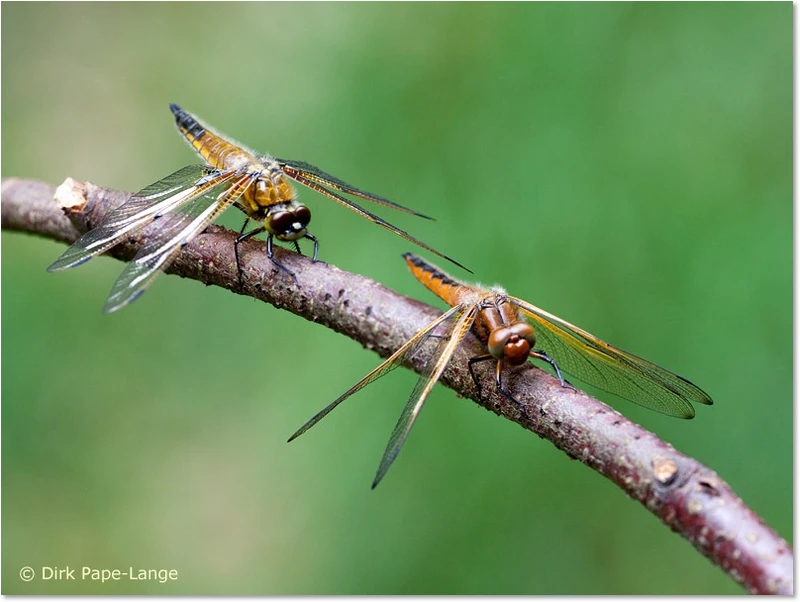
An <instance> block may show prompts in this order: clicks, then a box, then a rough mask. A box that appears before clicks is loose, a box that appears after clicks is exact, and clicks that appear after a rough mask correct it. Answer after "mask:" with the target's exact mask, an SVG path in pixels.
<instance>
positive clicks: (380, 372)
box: [289, 306, 464, 441]
mask: <svg viewBox="0 0 800 602" xmlns="http://www.w3.org/2000/svg"><path fill="white" fill-rule="evenodd" d="M459 311H464V308H463V307H462V306H456V307H453V308H451V309H450V310H449V311H447V312H446V313H444V314H442V315H441V316H439V317H438V318H436V319H435V320H434V321H433V322H431V323H430V324H428V325H427V326H426V327H425V328H423V329H422V330H420V331H419V332H418V333H417V334H415V335H414V336H413V337H411V338H410V339H409V340H408V341H407V342H406V343H404V344H403V346H402V347H400V349H398V350H397V351H395V352H394V354H393V355H392V356H391V357H389V358H388V359H387V360H386V361H385V362H383V363H382V364H381V365H380V366H378V367H377V368H375V369H374V370H373V371H372V372H370V373H369V374H367V375H366V376H365V377H364V378H362V379H361V380H360V381H358V382H357V383H356V384H355V385H353V386H352V387H350V389H348V390H347V391H345V392H344V393H343V394H342V395H340V396H339V397H338V398H337V399H336V400H335V401H333V402H332V403H331V404H329V405H328V406H327V407H325V408H324V409H323V410H322V411H321V412H319V413H318V414H317V415H316V416H314V417H313V418H311V420H309V421H308V422H306V423H305V424H304V425H303V426H301V427H300V428H299V429H297V432H296V433H295V434H294V435H292V436H291V437H289V441H294V440H295V439H297V438H298V437H299V436H300V435H302V434H303V433H305V432H306V431H307V430H308V429H310V428H311V427H312V426H314V425H315V424H317V423H318V422H319V421H320V420H322V419H323V418H325V416H327V415H328V414H330V413H331V412H332V411H333V409H334V408H336V406H338V405H339V404H340V403H342V402H343V401H344V400H345V399H347V398H348V397H350V396H351V395H352V394H353V393H355V392H357V391H360V390H361V389H363V388H364V387H366V386H367V385H368V384H370V383H371V382H374V381H376V380H378V379H379V378H380V377H381V376H386V375H387V374H389V372H391V371H392V370H394V369H395V368H397V366H400V365H401V364H402V363H403V362H404V361H406V359H408V358H410V357H411V356H413V355H414V354H415V353H416V352H417V351H418V350H419V349H420V348H421V347H422V345H423V344H424V343H425V341H427V340H428V339H429V338H430V336H431V335H432V334H433V331H434V330H435V329H436V327H437V326H439V324H442V323H444V322H446V321H447V320H449V319H450V318H451V317H452V316H453V315H455V314H457V313H458V312H459ZM434 355H435V354H434Z"/></svg>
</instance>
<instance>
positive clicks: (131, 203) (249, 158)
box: [47, 104, 469, 313]
mask: <svg viewBox="0 0 800 602" xmlns="http://www.w3.org/2000/svg"><path fill="white" fill-rule="evenodd" d="M170 109H172V113H173V114H174V116H175V121H176V124H177V126H178V130H179V131H180V133H181V135H182V136H183V138H184V139H185V140H186V141H187V142H188V143H189V145H190V146H191V147H192V148H193V149H194V150H195V151H197V153H198V154H199V155H200V156H201V157H202V158H203V160H204V161H205V164H200V165H190V166H188V167H184V168H183V169H180V170H178V171H176V172H175V173H173V174H171V175H169V176H167V177H166V178H164V179H163V180H160V181H158V182H156V183H154V184H151V185H150V186H148V187H147V188H145V189H143V190H141V191H139V192H138V193H136V194H135V195H133V196H132V197H130V198H129V199H128V200H127V201H126V202H125V203H123V204H122V205H121V206H120V207H118V208H117V209H114V210H113V211H111V212H110V213H109V214H108V216H106V217H105V218H104V220H103V221H102V223H100V224H99V225H98V226H97V227H96V228H94V229H92V230H90V231H89V232H87V233H86V234H84V235H83V236H81V237H80V238H79V239H78V240H77V241H76V242H75V243H74V244H73V245H72V246H70V247H69V248H68V249H67V250H66V251H65V252H64V253H63V254H62V255H61V257H59V258H58V259H57V260H56V261H55V262H54V263H53V264H52V265H50V267H48V268H47V270H48V271H50V272H55V271H59V270H64V269H67V268H71V267H75V266H77V265H80V264H82V263H84V262H86V261H88V260H89V259H91V258H92V257H94V256H96V255H99V254H100V253H104V252H105V251H107V250H108V249H110V248H111V247H113V246H114V245H116V244H117V243H119V242H120V241H122V240H123V239H124V238H125V237H127V236H129V235H131V234H132V233H134V232H136V231H137V230H139V229H141V228H143V227H144V226H147V225H148V224H151V223H154V222H156V221H157V223H158V229H157V231H156V232H155V233H154V234H153V236H152V237H149V238H148V240H147V242H146V243H145V244H144V245H143V246H142V248H141V249H139V252H138V253H137V254H136V256H135V257H134V258H133V260H132V261H131V262H130V263H129V264H128V265H127V266H126V267H125V269H124V270H123V271H122V274H121V275H120V276H119V278H118V279H117V281H116V283H115V284H114V286H113V288H112V289H111V293H110V295H109V297H108V300H107V301H106V304H105V307H104V308H103V311H104V312H105V313H109V312H112V311H116V310H117V309H120V308H121V307H124V306H125V305H127V304H128V303H130V302H131V301H133V300H135V299H136V298H137V297H138V296H139V295H141V294H142V293H143V292H144V290H145V289H146V288H147V287H148V286H149V285H150V284H151V283H152V281H153V280H154V279H155V278H156V276H158V275H159V274H160V273H161V272H163V271H164V270H165V269H166V268H167V266H168V265H169V264H170V263H171V262H172V260H173V259H175V257H176V256H177V254H178V252H179V251H180V250H181V248H182V247H183V246H184V245H186V244H187V243H188V242H189V241H190V240H192V239H193V238H194V237H195V236H197V235H198V234H199V233H201V232H202V231H203V230H205V228H206V227H207V226H208V225H209V224H210V223H211V222H212V221H213V220H214V219H216V218H217V217H218V216H219V215H220V214H221V213H222V212H223V211H225V209H227V208H228V207H230V206H231V205H233V206H234V207H237V208H238V209H240V210H241V211H242V212H243V213H244V214H245V216H246V220H245V223H244V226H242V230H241V232H240V233H239V237H238V238H237V239H236V242H235V244H234V251H235V257H236V264H237V269H238V270H239V282H240V285H241V284H242V272H241V265H240V263H239V251H238V246H239V244H240V243H241V242H243V241H244V240H247V239H248V238H251V237H253V236H256V235H258V234H261V233H263V232H266V233H267V241H266V244H267V255H268V256H269V258H270V259H271V260H272V262H273V263H274V264H275V265H276V266H277V267H278V268H279V269H280V270H282V271H284V272H286V273H288V274H289V275H291V276H292V277H293V278H294V273H293V272H292V271H291V270H289V268H287V267H286V266H284V265H283V264H281V263H279V262H278V261H277V259H275V257H274V254H273V239H277V240H279V241H283V242H289V243H292V244H293V245H294V247H295V249H296V250H297V252H298V253H299V252H300V246H299V244H298V241H299V240H301V239H309V240H311V241H312V242H313V243H314V252H313V255H312V258H313V260H314V261H316V259H317V252H318V250H319V243H318V242H317V239H316V238H315V237H314V236H312V235H311V234H309V232H308V224H309V222H310V221H311V211H310V210H309V208H308V207H306V206H305V205H304V204H302V203H301V202H300V201H299V200H298V199H297V193H296V192H295V190H294V188H293V187H292V185H291V184H290V180H294V181H295V182H299V183H300V184H303V185H304V186H307V187H308V188H311V189H312V190H316V191H317V192H319V193H321V194H322V195H324V196H326V197H328V198H329V199H332V200H334V201H336V202H337V203H339V204H341V205H344V206H345V207H347V208H348V209H350V210H352V211H354V212H356V213H358V214H359V215H361V216H362V217H365V218H367V219H368V220H370V221H371V222H373V223H376V224H378V225H379V226H382V227H384V228H386V229H387V230H389V231H391V232H394V233H395V234H397V235H398V236H401V237H403V238H405V239H406V240H409V241H411V242H413V243H414V244H417V245H419V246H420V247H422V248H424V249H427V250H428V251H431V252H432V253H435V254H436V255H439V256H440V257H443V258H445V259H447V260H448V261H451V262H453V263H454V264H456V265H458V266H460V267H462V268H463V267H464V266H462V265H461V264H460V263H458V262H457V261H455V260H453V259H451V258H450V257H447V256H446V255H443V254H442V253H440V252H439V251H436V250H435V249H433V248H432V247H430V246H428V245H427V244H425V243H424V242H422V241H420V240H417V239H416V238H414V237H413V236H411V235H410V234H408V233H407V232H404V231H403V230H401V229H399V228H397V227H396V226H393V225H392V224H390V223H388V222H386V221H384V220H383V219H381V218H380V217H378V216H376V215H374V214H373V213H371V212H369V211H367V210H366V209H364V208H363V207H361V206H359V205H357V204H356V203H354V202H353V201H351V200H350V199H348V198H346V197H344V196H342V194H347V195H351V196H354V197H358V198H361V199H364V200H367V201H371V202H373V203H377V204H378V205H383V206H384V207H390V208H392V209H397V210H399V211H403V212H405V213H410V214H412V215H416V216H419V217H424V218H426V219H430V218H428V217H427V216H425V215H423V214H421V213H417V212H416V211H413V210H411V209H408V208H406V207H403V206H401V205H398V204H396V203H393V202H392V201H390V200H388V199H385V198H383V197H381V196H378V195H376V194H372V193H370V192H365V191H363V190H359V189H358V188H356V187H355V186H351V185H350V184H347V183H346V182H343V181H342V180H339V179H338V178H335V177H334V176H331V175H329V174H327V173H325V172H324V171H322V170H321V169H319V168H317V167H314V166H313V165H310V164H308V163H304V162H302V161H292V160H289V159H277V158H274V157H271V156H269V155H259V154H256V153H255V152H253V151H251V150H249V149H247V148H245V147H244V146H242V145H240V144H238V143H235V142H233V141H232V140H229V139H228V138H225V137H224V136H222V135H221V134H218V133H216V132H214V131H213V130H211V129H210V128H209V127H208V126H206V125H203V124H202V123H200V121H199V120H198V119H197V118H196V117H194V116H193V115H192V114H190V113H188V112H186V111H184V110H183V109H181V108H180V107H179V106H178V105H175V104H173V105H170ZM250 220H253V221H256V222H259V223H261V224H262V225H261V226H259V227H258V228H256V229H254V230H251V231H249V232H245V230H246V228H247V224H248V223H249V221H250ZM464 269H466V268H464ZM467 271H469V270H467ZM295 280H296V279H295Z"/></svg>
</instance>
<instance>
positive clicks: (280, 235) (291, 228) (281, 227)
mask: <svg viewBox="0 0 800 602" xmlns="http://www.w3.org/2000/svg"><path fill="white" fill-rule="evenodd" d="M310 221H311V211H310V210H309V208H308V207H306V206H305V205H301V204H300V203H297V204H292V205H289V206H286V207H282V208H281V209H278V210H276V211H272V212H270V214H269V215H267V220H266V222H267V223H266V226H267V230H269V231H270V232H271V233H272V234H274V235H275V236H276V238H277V239H278V240H298V239H300V238H303V237H304V236H305V235H306V228H307V227H308V222H310Z"/></svg>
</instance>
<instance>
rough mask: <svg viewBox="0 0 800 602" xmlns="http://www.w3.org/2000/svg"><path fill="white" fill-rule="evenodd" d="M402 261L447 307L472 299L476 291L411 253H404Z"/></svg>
mask: <svg viewBox="0 0 800 602" xmlns="http://www.w3.org/2000/svg"><path fill="white" fill-rule="evenodd" d="M403 259H405V260H406V263H407V264H408V267H409V269H410V270H411V273H412V274H414V277H415V278H416V279H417V280H419V281H420V282H421V283H422V284H424V285H425V286H426V287H427V288H428V290H430V291H431V292H432V293H433V294H434V295H436V296H437V297H439V298H440V299H441V300H442V301H444V302H445V303H447V304H448V305H450V306H455V305H458V304H460V303H463V302H464V301H466V300H467V298H469V297H474V295H475V292H476V291H475V290H474V289H473V288H472V287H471V286H468V285H466V284H463V283H461V282H458V281H457V280H455V279H453V278H451V277H450V276H448V275H447V274H446V273H445V272H443V271H442V270H440V269H439V268H437V267H436V266H435V265H433V264H430V263H428V262H426V261H425V260H423V259H420V258H419V257H417V256H416V255H413V254H411V253H404V254H403Z"/></svg>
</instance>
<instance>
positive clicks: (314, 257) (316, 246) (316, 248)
mask: <svg viewBox="0 0 800 602" xmlns="http://www.w3.org/2000/svg"><path fill="white" fill-rule="evenodd" d="M303 238H307V239H308V240H310V241H311V242H313V243H314V254H313V255H312V256H311V261H313V262H314V263H321V264H322V265H328V263H327V262H326V261H322V260H321V259H317V253H319V241H318V240H317V237H316V236H314V235H313V234H309V233H308V232H306V234H305V236H303Z"/></svg>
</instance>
